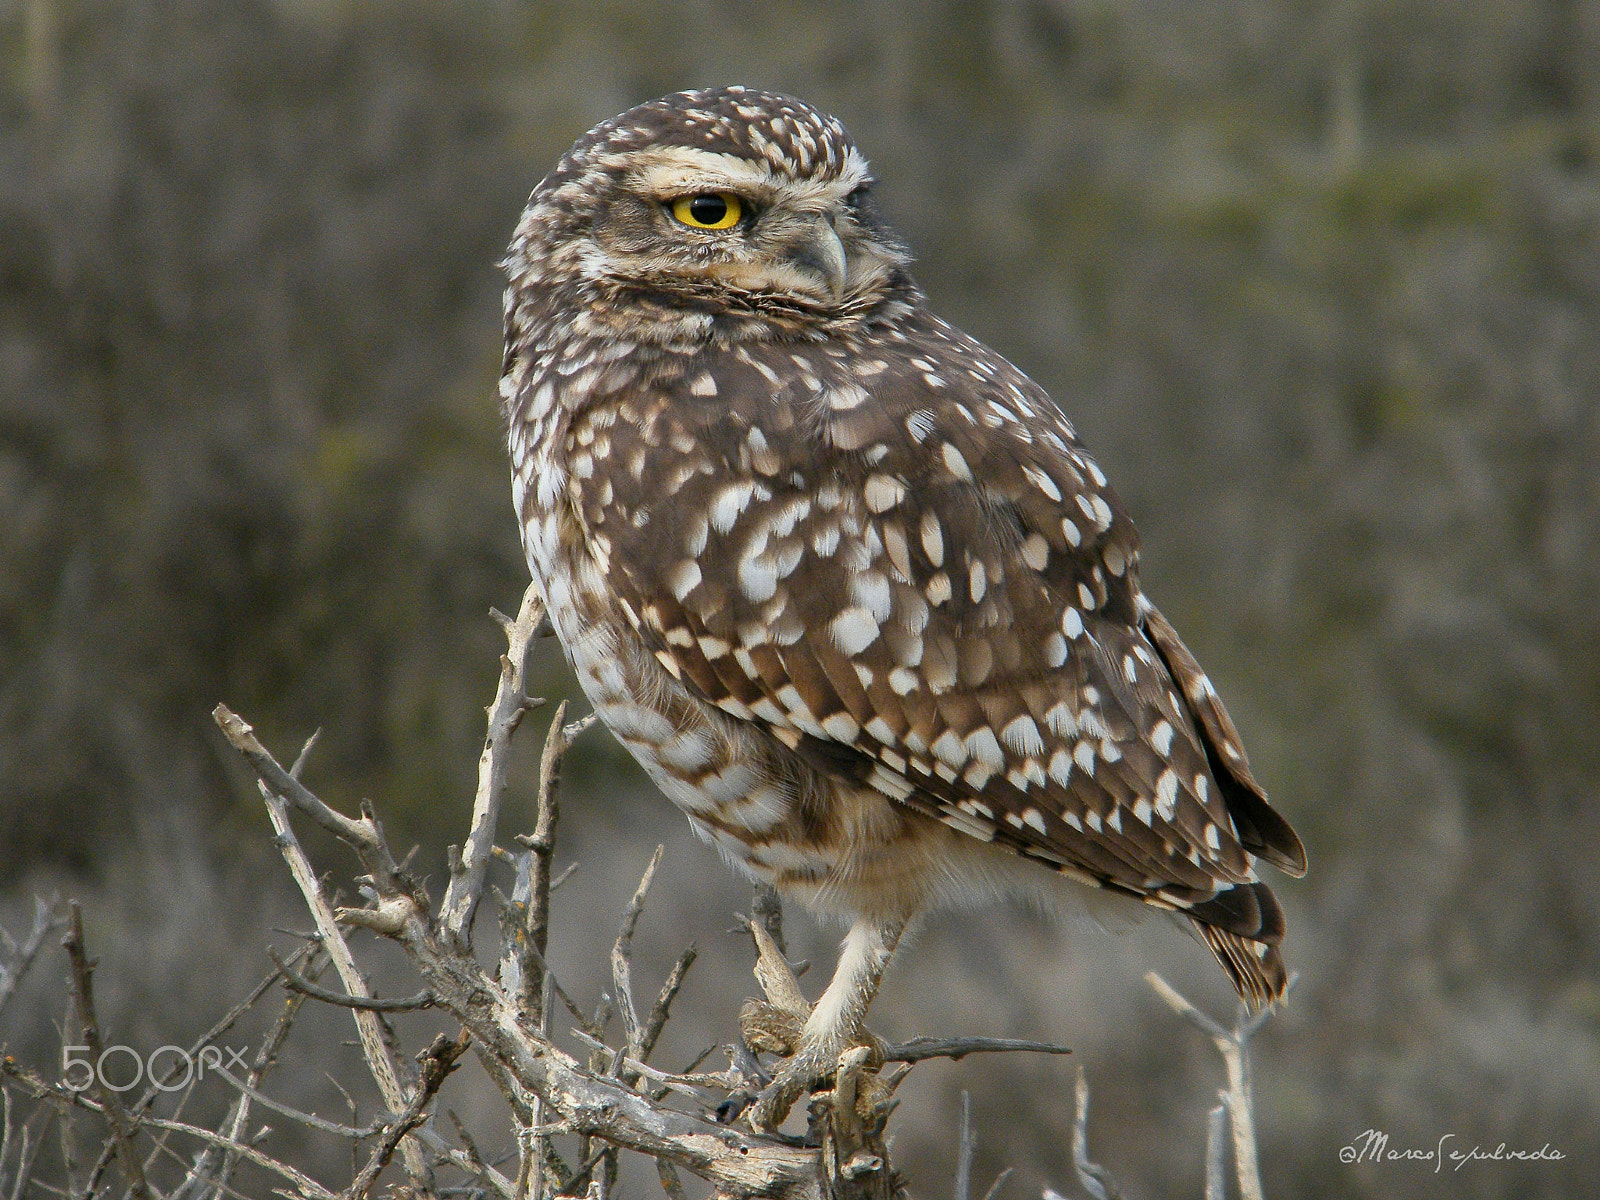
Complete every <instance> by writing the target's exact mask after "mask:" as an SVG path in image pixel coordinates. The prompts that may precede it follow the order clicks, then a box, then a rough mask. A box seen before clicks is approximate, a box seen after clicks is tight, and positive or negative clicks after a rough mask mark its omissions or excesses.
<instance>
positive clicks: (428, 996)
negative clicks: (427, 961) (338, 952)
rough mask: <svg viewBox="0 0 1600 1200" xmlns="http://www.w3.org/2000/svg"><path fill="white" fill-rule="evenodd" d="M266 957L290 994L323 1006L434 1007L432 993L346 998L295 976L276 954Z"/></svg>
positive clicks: (394, 1009) (376, 1009) (372, 1009)
mask: <svg viewBox="0 0 1600 1200" xmlns="http://www.w3.org/2000/svg"><path fill="white" fill-rule="evenodd" d="M267 957H268V958H270V959H271V960H272V961H273V962H274V963H276V964H277V966H278V970H279V971H281V972H282V973H283V986H284V987H286V988H288V989H289V990H290V991H291V992H299V993H300V994H301V995H303V996H310V997H311V998H312V999H313V1000H321V1001H322V1002H323V1003H325V1004H336V1005H338V1006H339V1007H341V1008H361V1009H366V1010H367V1011H369V1012H411V1011H414V1010H415V1009H419V1008H432V1007H433V1005H434V999H433V993H432V992H430V991H426V990H424V991H420V992H418V993H417V994H416V995H415V996H409V997H407V998H405V999H403V1000H378V999H374V998H373V997H371V996H346V995H344V994H343V993H340V992H330V991H329V990H328V989H327V988H322V987H318V986H317V985H316V984H314V983H312V982H311V981H310V980H309V979H306V978H303V977H302V976H300V975H296V974H295V973H294V972H293V971H292V970H290V969H289V968H288V967H286V966H284V964H283V960H282V959H280V958H279V957H278V955H277V954H276V952H274V951H272V950H268V951H267Z"/></svg>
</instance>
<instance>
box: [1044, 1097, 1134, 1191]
mask: <svg viewBox="0 0 1600 1200" xmlns="http://www.w3.org/2000/svg"><path fill="white" fill-rule="evenodd" d="M1076 1101H1077V1116H1076V1119H1075V1120H1074V1121H1073V1123H1072V1169H1073V1170H1074V1171H1075V1172H1077V1175H1078V1182H1079V1183H1080V1184H1082V1185H1083V1190H1084V1191H1086V1192H1088V1193H1089V1195H1091V1196H1093V1197H1094V1200H1122V1188H1121V1186H1120V1185H1119V1184H1118V1183H1117V1178H1116V1176H1115V1175H1113V1174H1112V1173H1111V1172H1110V1171H1108V1170H1106V1169H1105V1168H1104V1167H1102V1166H1101V1165H1100V1164H1099V1163H1097V1162H1094V1161H1092V1160H1091V1159H1090V1158H1089V1080H1088V1079H1087V1078H1086V1077H1085V1076H1084V1073H1083V1068H1082V1067H1081V1066H1080V1067H1079V1068H1078V1084H1077V1089H1076ZM1050 1195H1052V1193H1051V1192H1050V1190H1049V1189H1046V1191H1045V1196H1046V1197H1047V1198H1048V1197H1049V1196H1050Z"/></svg>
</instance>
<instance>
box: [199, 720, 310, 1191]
mask: <svg viewBox="0 0 1600 1200" xmlns="http://www.w3.org/2000/svg"><path fill="white" fill-rule="evenodd" d="M315 740H316V735H315V734H313V735H312V737H311V739H310V740H308V741H307V742H306V747H305V749H303V750H301V752H300V758H299V760H297V761H296V763H295V766H296V767H299V766H300V764H301V763H303V762H304V761H305V757H306V754H307V752H308V751H309V750H310V748H311V746H312V745H313V744H314V742H315ZM320 950H321V945H320V943H317V944H315V946H314V947H312V946H302V947H300V948H299V949H298V950H296V951H295V952H294V953H293V954H291V955H290V956H289V960H288V961H289V962H293V961H295V960H296V959H299V958H301V957H302V956H303V957H305V959H306V962H307V968H306V969H307V970H308V971H309V972H310V974H309V976H308V978H310V979H315V978H316V977H317V975H319V974H320V973H321V972H322V970H323V968H324V967H326V966H327V963H328V960H327V957H326V956H324V955H322V954H321V953H320ZM275 978H276V975H275V974H274V975H269V976H268V977H267V979H266V980H265V981H263V983H264V985H268V986H270V984H271V982H272V980H273V979H275ZM304 1000H305V997H304V996H302V995H300V994H299V993H297V992H290V993H289V995H288V996H286V997H285V998H284V1002H283V1011H282V1012H281V1013H279V1014H278V1019H277V1021H276V1022H274V1023H273V1026H272V1030H271V1032H269V1033H268V1034H267V1036H266V1039H265V1040H264V1041H263V1042H262V1043H261V1047H260V1049H258V1050H257V1051H256V1056H255V1060H254V1061H253V1062H252V1063H251V1064H250V1074H249V1077H248V1078H247V1080H246V1083H247V1084H248V1086H249V1088H250V1091H248V1092H247V1091H241V1092H240V1094H239V1098H238V1100H236V1101H235V1102H234V1106H233V1111H232V1112H230V1113H229V1114H228V1119H227V1121H226V1122H224V1126H223V1128H224V1129H225V1130H226V1131H227V1132H226V1134H225V1135H224V1136H226V1137H227V1138H229V1139H230V1140H231V1141H235V1142H236V1141H239V1140H240V1139H241V1138H243V1137H244V1132H245V1129H246V1127H247V1126H248V1124H249V1121H250V1096H251V1094H252V1093H253V1092H254V1091H255V1090H256V1089H258V1088H260V1086H261V1084H262V1082H263V1081H264V1080H265V1079H266V1076H267V1072H268V1070H270V1069H271V1067H272V1064H273V1063H274V1062H276V1061H277V1056H278V1051H279V1050H281V1049H282V1048H283V1044H284V1042H285V1041H287V1040H288V1037H289V1030H290V1029H291V1028H292V1027H293V1026H294V1021H295V1018H296V1017H297V1016H298V1015H299V1013H300V1005H301V1004H302V1003H304ZM219 1156H220V1159H221V1163H220V1166H219V1167H218V1168H217V1173H216V1176H215V1178H214V1179H207V1174H208V1172H210V1171H211V1170H212V1166H213V1163H215V1162H216V1161H217V1158H218V1157H219ZM238 1165H239V1156H238V1155H237V1154H235V1153H234V1152H233V1151H232V1150H223V1149H221V1148H219V1147H217V1146H208V1147H206V1149H205V1151H204V1152H203V1153H202V1154H201V1155H200V1156H199V1158H198V1159H196V1161H195V1163H194V1165H193V1167H192V1168H191V1169H190V1171H189V1174H188V1176H187V1177H185V1179H184V1181H183V1184H182V1186H181V1187H179V1189H178V1191H177V1192H176V1193H175V1194H174V1196H173V1197H172V1200H186V1198H187V1197H189V1196H194V1197H197V1198H198V1197H202V1196H206V1195H209V1196H211V1197H212V1198H213V1200H216V1198H217V1197H220V1196H221V1195H222V1193H224V1192H227V1191H231V1189H230V1188H229V1186H228V1182H229V1180H231V1179H232V1178H233V1172H234V1171H235V1170H236V1169H237V1168H238ZM208 1184H209V1186H206V1185H208Z"/></svg>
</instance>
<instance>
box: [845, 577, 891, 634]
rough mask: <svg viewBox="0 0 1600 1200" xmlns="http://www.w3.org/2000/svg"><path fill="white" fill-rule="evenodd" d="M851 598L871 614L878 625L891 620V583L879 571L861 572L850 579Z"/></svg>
mask: <svg viewBox="0 0 1600 1200" xmlns="http://www.w3.org/2000/svg"><path fill="white" fill-rule="evenodd" d="M850 596H851V598H852V599H853V600H854V601H855V602H856V603H857V604H858V605H861V606H862V607H864V608H866V609H867V610H868V611H869V612H870V613H871V614H872V619H873V620H874V621H875V622H877V623H878V624H880V625H881V624H882V623H883V622H885V621H887V620H888V619H889V614H890V612H891V611H892V605H891V604H890V596H889V581H888V580H887V579H885V578H884V577H883V575H882V574H880V573H879V572H877V571H859V572H857V573H856V574H854V575H852V576H851V577H850Z"/></svg>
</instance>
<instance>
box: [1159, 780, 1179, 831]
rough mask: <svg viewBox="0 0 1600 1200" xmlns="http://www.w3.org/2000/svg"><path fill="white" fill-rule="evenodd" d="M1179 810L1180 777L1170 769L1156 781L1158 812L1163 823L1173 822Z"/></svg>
mask: <svg viewBox="0 0 1600 1200" xmlns="http://www.w3.org/2000/svg"><path fill="white" fill-rule="evenodd" d="M1177 810H1178V777H1177V775H1175V774H1174V773H1173V772H1172V770H1171V769H1170V768H1169V769H1167V770H1165V771H1163V772H1161V778H1160V779H1157V780H1156V812H1158V813H1160V814H1161V819H1162V820H1163V821H1171V820H1172V816H1173V814H1174V813H1175V812H1177Z"/></svg>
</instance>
